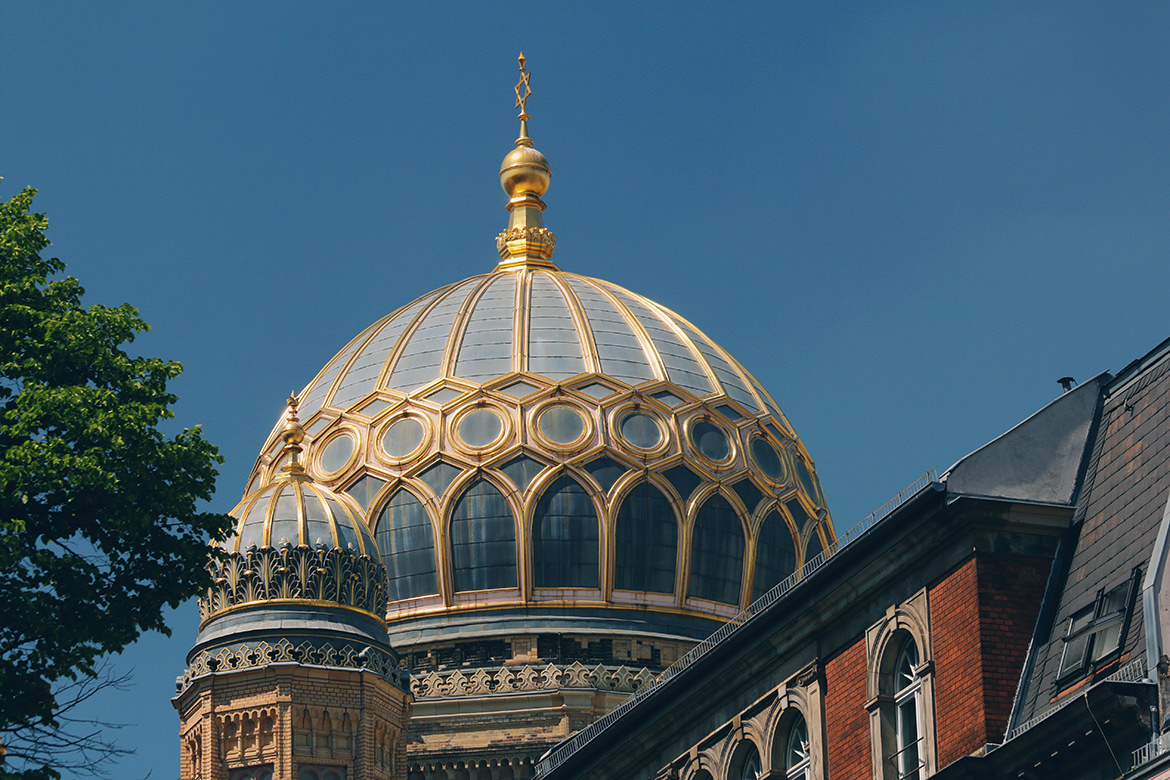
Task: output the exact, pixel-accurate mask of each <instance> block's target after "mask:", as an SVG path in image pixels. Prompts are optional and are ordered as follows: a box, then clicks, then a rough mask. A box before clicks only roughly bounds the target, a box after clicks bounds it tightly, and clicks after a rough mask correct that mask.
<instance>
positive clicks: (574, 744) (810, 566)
mask: <svg viewBox="0 0 1170 780" xmlns="http://www.w3.org/2000/svg"><path fill="white" fill-rule="evenodd" d="M935 473H936V470H935V469H931V470H930V471H928V472H926V473H925V474H923V475H922V476H921V477H919V478H918V479H917V480H915V481H914V483H913V484H911V485H910V486H908V487H907V488H905V489H904V490H902V492H900V493H898V495H896V496H894V497H893V498H891V499H890V500H889V501H887V502H886V503H884V504H882V505H881V506H880V507H878V508H877V509H876V510H874V511H873V512H870V513H869V514H868V515H866V516H865V519H864V520H862V521H861V522H860V523H858V524H857V525H855V526H853V527H852V528H850V529H849V530H848V531H846V532H845V534H844V535H843V536H839V537H837V539H836V540H835V541H833V542H832V543H831V544H830V545H829V546H828V548H827V549H826V550H825V551H824V552H822V553H820V554H819V555H817V556H815V557H813V558H812V559H811V560H809V561H807V562H806V563H805V564H804V565H803V566H801V567H800V569H799V570H797V571H795V572H793V573H792V574H790V575H789V576H787V577H785V578H784V579H783V580H781V581H780V582H779V583H777V584H776V586H775V587H773V588H772V589H771V590H769V591H768V592H767V593H765V594H764V595H762V596H760V597H759V598H758V599H756V600H755V601H753V602H752V603H751V604H749V605H748V606H747V607H746V608H745V609H744V610H743V611H742V612H740V613H739V614H737V615H736V616H735V617H733V618H731V619H729V620H728V621H727V622H726V623H724V624H723V625H722V626H720V627H719V628H718V629H717V630H716V631H715V633H713V634H711V636H709V637H707V638H706V639H704V640H703V641H702V642H700V643H699V644H697V645H695V646H694V647H692V648H691V649H690V651H689V652H687V654H686V655H684V656H683V657H682V658H680V659H679V660H678V661H676V662H675V663H673V664H672V665H671V666H669V667H667V669H666V670H665V671H663V672H662V674H660V675H659V676H658V679H657V680H655V681H654V682H653V683H651V684H650V685H647V686H644V687H642V688H640V689H638V691H637V692H635V693H634V695H633V696H631V697H630V698H628V699H626V700H625V701H623V702H622V703H621V704H619V705H618V706H616V707H614V708H613V709H612V710H610V711H609V712H607V713H606V714H605V715H602V716H601V717H600V718H598V719H597V720H595V721H593V722H592V723H590V724H589V725H588V726H586V727H585V728H583V729H581V730H580V731H578V732H577V733H576V734H574V735H573V736H572V737H570V738H569V739H568V740H566V741H565V742H562V743H561V744H560V745H558V746H557V747H554V748H553V749H552V750H551V751H550V752H549V753H548V754H546V755H545V756H544V757H543V758H542V759H541V760H540V762H539V763H538V764H537V766H536V774H535V777H536V778H541V777H543V776H544V775H546V774H548V773H549V772H551V771H553V770H554V769H556V768H557V767H558V766H560V765H561V764H563V763H564V762H565V761H566V760H568V758H569V756H571V755H572V754H573V753H575V752H577V751H578V750H580V749H581V748H582V747H584V746H585V745H586V744H588V743H589V742H591V741H593V740H594V739H595V738H597V736H598V735H600V734H601V733H602V732H603V731H605V730H606V729H608V728H609V727H610V726H611V725H612V724H613V723H614V722H615V721H616V720H618V718H620V717H622V716H623V715H625V714H626V713H627V712H629V711H630V710H631V709H633V708H634V707H636V706H637V705H638V703H639V702H641V701H642V700H643V699H645V698H646V697H648V696H650V695H651V694H653V693H654V692H655V691H656V690H658V688H659V687H661V686H662V685H663V684H665V683H666V682H668V681H669V680H671V679H672V678H674V677H677V676H678V675H679V674H680V673H681V672H683V671H684V670H685V669H687V668H688V667H690V666H692V665H693V664H694V663H695V662H696V661H698V660H699V659H700V658H702V657H703V656H705V655H706V654H707V653H709V652H710V651H711V649H712V648H714V647H715V646H716V645H718V644H719V643H720V642H722V641H723V640H724V639H726V638H727V637H728V636H730V635H731V634H732V633H734V632H735V631H737V630H739V628H740V627H741V626H743V625H744V624H745V623H746V622H748V621H749V620H750V619H752V618H753V617H755V616H756V615H759V614H760V613H762V612H763V611H764V610H766V609H767V608H768V607H770V606H771V605H772V604H774V603H775V602H776V601H777V600H779V599H780V597H781V596H783V595H784V594H785V593H787V592H788V591H790V590H792V588H793V587H795V586H796V584H797V583H798V582H800V581H801V580H803V579H804V578H805V577H807V576H809V575H810V574H812V573H813V572H814V571H816V570H817V569H819V568H820V567H821V566H822V565H823V564H824V563H825V561H827V560H828V559H829V558H831V557H832V556H834V555H836V554H837V552H838V551H839V550H840V549H841V548H843V547H845V546H847V545H849V544H850V543H852V542H854V541H856V540H857V538H858V537H859V536H861V535H862V534H863V533H865V532H866V531H868V530H869V529H870V528H872V527H873V526H874V525H876V524H877V523H878V521H880V520H882V519H883V518H885V517H887V516H888V515H889V514H890V513H892V512H893V511H894V510H895V509H897V508H898V507H900V506H902V504H905V503H906V502H907V501H909V500H910V499H911V498H912V497H913V496H915V495H917V494H918V493H919V492H921V491H922V490H923V489H924V488H926V487H927V486H929V485H930V484H932V483H933V482H934V481H935Z"/></svg>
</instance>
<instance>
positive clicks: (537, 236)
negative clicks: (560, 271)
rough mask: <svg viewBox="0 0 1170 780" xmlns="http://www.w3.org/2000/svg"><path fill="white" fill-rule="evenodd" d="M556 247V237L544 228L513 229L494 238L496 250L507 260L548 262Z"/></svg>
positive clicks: (526, 227)
mask: <svg viewBox="0 0 1170 780" xmlns="http://www.w3.org/2000/svg"><path fill="white" fill-rule="evenodd" d="M556 246H557V237H556V236H554V235H553V232H552V231H551V230H549V229H548V228H545V227H529V226H525V227H513V228H508V229H507V230H505V231H504V232H503V233H500V234H499V235H498V236H496V249H497V250H498V251H499V253H500V257H501V258H503V259H504V261H505V262H507V261H509V260H523V259H526V258H527V259H533V260H535V259H539V260H548V259H549V258H550V257H552V254H553V250H555V249H556Z"/></svg>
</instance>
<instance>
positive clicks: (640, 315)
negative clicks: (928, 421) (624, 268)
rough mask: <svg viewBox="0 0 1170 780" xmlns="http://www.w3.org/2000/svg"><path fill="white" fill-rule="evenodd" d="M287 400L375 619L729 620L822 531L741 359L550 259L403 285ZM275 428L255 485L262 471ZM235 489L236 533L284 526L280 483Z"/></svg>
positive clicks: (256, 534)
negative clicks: (519, 610) (365, 554)
mask: <svg viewBox="0 0 1170 780" xmlns="http://www.w3.org/2000/svg"><path fill="white" fill-rule="evenodd" d="M300 399H301V400H300V407H299V409H300V413H301V415H302V419H304V420H305V425H304V431H305V441H304V448H305V455H306V457H305V467H306V469H307V470H308V473H309V475H310V476H311V477H312V479H313V480H314V481H316V482H318V483H320V484H321V485H324V486H327V487H329V488H331V489H333V490H336V491H338V493H342V494H345V495H346V496H347V497H349V498H352V499H353V500H355V501H356V502H357V504H358V505H360V507H361V508H362V510H363V512H364V515H363V519H364V522H365V523H366V524H367V525H368V527H369V528H370V529H371V530H372V531H373V536H374V538H375V539H376V540H377V545H378V548H379V549H380V550H381V555H382V561H383V562H384V563H385V565H386V568H387V570H388V571H389V577H390V580H389V602H390V605H389V614H388V618H389V619H390V620H391V621H392V622H393V621H410V620H416V619H423V618H425V619H428V620H440V619H442V620H453V619H454V615H455V613H460V612H466V617H465V618H464V619H466V620H472V619H473V616H474V614H475V613H476V611H477V610H482V609H485V608H493V609H496V608H500V609H507V608H514V607H519V606H525V607H526V608H528V609H529V610H531V609H534V608H539V609H541V610H544V613H545V614H547V613H548V611H549V610H563V614H565V615H566V616H572V619H577V618H581V617H582V615H583V614H585V612H589V611H591V614H593V615H595V616H596V615H597V614H599V612H598V610H600V612H601V613H604V614H606V615H610V614H618V613H619V612H622V611H623V610H624V611H625V612H623V614H627V615H629V614H633V613H631V612H630V610H631V609H632V608H633V609H636V610H645V608H646V607H650V608H651V609H652V610H656V611H657V612H658V614H660V615H663V616H664V618H663V619H667V618H666V617H665V616H667V615H676V616H677V615H680V614H681V615H683V616H690V617H696V618H702V619H703V620H709V619H711V618H719V617H727V616H730V615H733V614H735V612H736V611H737V610H738V609H739V608H740V607H742V606H743V605H745V604H746V603H748V602H750V601H751V600H752V599H754V598H756V597H758V596H759V595H760V594H762V593H763V592H764V591H766V590H767V589H768V588H770V587H772V586H773V585H774V584H776V583H777V582H779V581H780V580H781V579H783V578H784V577H786V576H788V575H790V574H792V572H793V571H795V570H796V569H797V568H799V566H800V565H802V564H803V562H804V561H806V560H808V559H810V558H812V557H813V556H815V555H817V554H818V553H820V552H821V551H822V550H824V549H826V548H827V547H828V545H830V544H831V543H832V541H833V539H834V533H833V528H832V523H831V520H830V519H829V514H828V510H827V508H826V506H825V501H824V497H823V496H822V494H821V490H820V486H819V484H818V482H817V478H816V472H815V469H814V467H813V463H812V459H811V458H810V457H809V455H808V452H807V451H806V450H805V448H804V445H803V444H802V443H801V441H800V440H799V438H798V437H797V435H796V432H795V431H794V430H793V428H792V426H791V425H790V424H789V423H788V421H787V419H786V418H785V417H784V415H783V413H782V412H781V411H780V409H779V407H778V406H777V405H776V404H775V402H774V401H773V400H772V399H771V397H770V396H769V395H768V394H767V393H766V392H765V391H764V389H763V388H762V387H761V386H760V384H759V383H758V382H757V381H756V380H755V379H754V378H753V377H752V376H751V375H750V374H749V373H748V372H747V371H746V370H744V369H743V367H742V366H740V365H739V364H738V363H737V362H736V361H735V360H734V359H733V358H731V357H730V356H729V355H728V354H727V353H726V352H725V351H724V350H722V349H721V348H720V347H718V346H717V345H716V344H715V343H714V342H713V341H711V340H710V339H709V338H707V337H706V336H705V335H704V334H703V333H701V332H700V331H699V330H698V329H697V328H695V327H694V326H693V325H691V324H690V323H689V322H688V321H687V320H685V319H683V318H682V317H680V316H678V315H677V314H675V313H674V312H671V311H670V310H668V309H666V308H664V307H662V306H659V305H658V304H656V303H654V302H653V301H650V300H648V299H646V298H644V297H642V296H639V295H636V294H634V293H631V292H629V291H628V290H625V289H623V288H621V287H619V286H617V285H614V284H610V283H608V282H604V281H600V280H597V279H591V278H588V277H584V276H579V275H577V274H572V273H565V272H562V271H560V270H558V269H556V268H554V267H551V266H545V267H539V266H537V267H534V266H531V265H527V266H519V267H511V268H499V269H497V270H496V271H494V272H492V273H488V274H483V275H480V276H473V277H471V278H469V279H465V280H463V281H461V282H458V283H456V284H452V285H449V286H447V287H444V288H442V289H439V290H436V291H434V292H432V293H429V294H427V295H424V296H422V297H421V298H418V299H417V300H415V301H413V302H412V303H410V304H408V305H406V306H404V307H402V308H400V309H398V310H397V311H395V312H393V313H391V314H389V315H388V316H386V317H384V318H382V319H381V320H379V321H377V322H375V323H374V324H373V325H371V326H370V327H368V328H366V329H365V330H364V331H362V332H361V333H360V334H358V336H357V337H356V338H354V339H353V340H352V341H351V342H350V343H349V344H347V345H346V346H345V347H344V348H343V349H342V350H341V351H340V352H339V353H337V355H336V356H335V357H334V358H333V359H332V360H330V361H329V362H328V363H327V364H326V366H325V368H324V369H322V371H321V372H320V373H319V374H318V375H317V376H316V377H315V378H314V379H313V380H312V381H311V382H310V383H309V384H308V385H307V386H306V387H305V389H304V390H303V391H302V393H300ZM281 430H282V428H281V426H280V425H277V427H276V428H275V429H274V430H273V433H272V436H271V437H270V438H269V441H268V443H267V444H266V445H265V448H264V450H263V451H262V453H261V456H260V458H259V459H258V461H257V464H256V467H255V469H254V471H253V475H252V478H251V485H253V486H256V485H263V484H265V483H266V482H267V481H268V480H271V479H273V478H275V477H277V476H278V472H277V469H278V463H279V460H280V459H279V457H278V454H279V450H280V447H281V441H280V435H281ZM251 500H252V502H253V503H252V504H250V505H249V506H248V507H247V508H246V509H244V510H243V511H244V514H245V516H247V517H251V516H252V515H253V514H256V513H259V514H258V515H257V516H258V517H261V516H262V517H263V518H264V520H263V523H264V525H261V524H259V521H257V523H256V524H249V523H245V524H242V526H241V528H242V533H241V539H243V537H245V536H247V537H248V539H249V540H251V539H254V540H255V541H256V543H257V544H263V543H271V544H279V540H280V539H281V538H282V535H289V539H290V541H291V540H292V536H291V535H290V531H288V530H282V529H284V528H285V526H287V525H288V524H287V521H282V520H280V519H279V518H283V517H285V516H286V514H287V512H288V511H291V506H292V500H293V499H292V496H291V495H290V496H285V494H284V493H281V492H280V491H277V492H274V493H272V494H271V496H269V495H268V494H264V493H262V494H260V495H258V496H257V497H255V498H253V499H251ZM300 500H304V501H306V506H307V505H308V503H310V502H309V494H308V493H307V492H306V493H305V495H304V496H303V498H302V499H300ZM316 505H317V506H321V504H320V502H318V503H317V504H316ZM286 507H287V508H288V509H286ZM282 523H283V524H282ZM340 527H341V524H339V526H338V528H339V530H338V532H337V533H338V536H339V538H340V535H341V533H342V531H341V530H340ZM289 528H291V526H289ZM293 530H295V533H297V534H300V535H301V537H302V538H305V539H309V544H313V543H315V539H316V537H315V536H314V534H315V533H316V532H314V531H311V530H310V529H308V528H305V529H293ZM351 533H352V531H351ZM363 538H364V537H363ZM246 543H247V542H244V544H246ZM614 608H617V611H615V610H614ZM642 614H645V613H644V612H643V613H642ZM566 619H568V618H566ZM623 619H624V618H623ZM671 619H673V618H671ZM671 630H673V629H671ZM694 631H695V634H696V635H702V629H699V628H696V629H695V630H694Z"/></svg>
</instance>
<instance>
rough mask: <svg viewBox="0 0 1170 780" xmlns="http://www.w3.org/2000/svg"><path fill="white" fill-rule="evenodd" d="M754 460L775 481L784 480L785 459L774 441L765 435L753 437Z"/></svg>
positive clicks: (765, 474)
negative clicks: (777, 449) (782, 458)
mask: <svg viewBox="0 0 1170 780" xmlns="http://www.w3.org/2000/svg"><path fill="white" fill-rule="evenodd" d="M751 450H752V461H754V462H755V464H756V467H757V468H759V470H760V471H762V472H764V476H766V477H768V478H769V479H771V480H772V481H773V482H783V481H784V461H783V460H781V459H780V453H778V452H776V448H775V447H773V446H772V443H771V442H770V441H768V440H767V439H765V438H764V437H763V436H757V437H756V438H754V439H752V447H751Z"/></svg>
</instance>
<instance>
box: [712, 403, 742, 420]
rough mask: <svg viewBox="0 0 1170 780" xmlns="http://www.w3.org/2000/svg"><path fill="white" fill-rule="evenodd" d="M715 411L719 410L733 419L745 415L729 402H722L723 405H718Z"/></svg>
mask: <svg viewBox="0 0 1170 780" xmlns="http://www.w3.org/2000/svg"><path fill="white" fill-rule="evenodd" d="M715 411H717V412H719V413H720V414H721V415H723V416H724V417H726V418H727V419H729V420H732V421H735V420H738V419H739V418H740V417H743V415H742V414H740V413H739V412H737V411H735V407H733V406H731V405H729V404H722V405H721V406H716V407H715Z"/></svg>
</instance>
